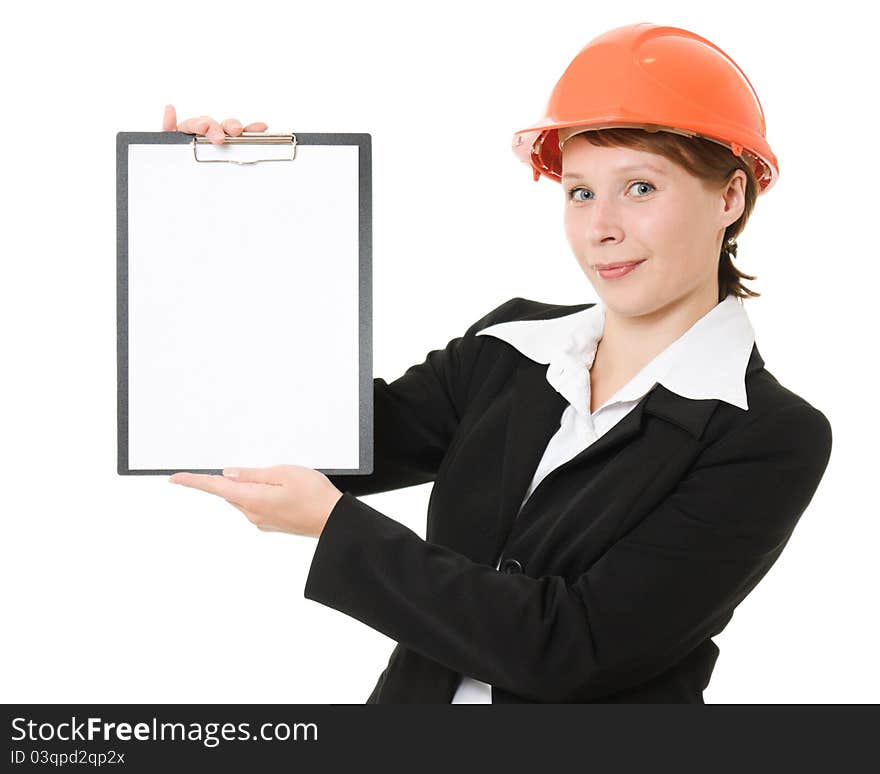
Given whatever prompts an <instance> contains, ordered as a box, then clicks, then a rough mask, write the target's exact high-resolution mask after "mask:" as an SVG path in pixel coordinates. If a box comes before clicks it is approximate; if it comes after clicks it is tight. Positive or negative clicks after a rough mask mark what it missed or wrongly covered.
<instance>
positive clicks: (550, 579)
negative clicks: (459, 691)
mask: <svg viewBox="0 0 880 774" xmlns="http://www.w3.org/2000/svg"><path fill="white" fill-rule="evenodd" d="M830 453H831V426H830V424H829V422H828V420H827V419H826V417H825V415H824V414H822V413H821V412H820V411H818V410H817V409H815V408H814V407H812V406H811V405H809V404H807V403H799V404H796V405H789V406H786V407H784V408H782V409H780V410H778V411H777V412H775V413H774V414H772V415H771V416H769V417H767V416H764V417H760V418H758V419H757V420H753V421H752V422H751V423H750V424H747V425H745V426H744V427H742V428H740V429H738V430H737V431H735V432H734V433H732V434H731V435H728V436H726V437H725V438H723V439H721V440H719V441H718V442H716V443H714V444H712V445H710V446H708V447H707V448H706V449H705V450H704V451H703V453H702V454H701V455H700V457H699V459H698V460H697V462H696V463H695V465H694V466H693V467H692V469H691V471H690V472H689V474H688V475H687V477H686V478H685V479H683V480H682V481H681V482H680V483H679V485H678V486H677V487H676V489H675V490H674V491H673V492H672V493H671V495H670V496H669V497H668V498H667V499H665V500H664V501H663V502H662V503H661V504H660V505H659V506H658V507H657V508H656V509H654V510H653V511H651V512H650V513H649V514H648V515H647V516H646V517H645V518H644V519H643V520H642V521H640V522H639V523H638V525H637V526H635V527H634V528H633V529H632V530H631V531H630V532H629V533H628V534H626V535H624V536H623V537H622V538H621V539H620V540H619V541H618V542H616V543H615V544H613V545H612V546H611V547H610V548H609V550H608V551H606V553H605V554H603V555H602V556H601V557H600V558H599V559H598V560H597V561H596V562H595V563H594V564H593V565H592V566H590V567H589V568H588V569H587V570H586V571H585V572H584V573H583V574H582V575H580V576H579V577H576V578H573V579H571V582H567V581H566V579H564V578H562V577H559V576H543V577H538V578H533V577H529V576H528V575H526V574H508V573H502V572H498V571H496V570H495V568H493V567H489V566H488V565H484V564H478V563H476V562H473V561H471V560H470V559H469V558H467V557H465V556H463V555H461V554H459V553H457V552H455V551H453V550H451V549H449V548H447V547H445V546H441V545H436V544H432V543H429V542H426V541H424V540H422V539H421V538H420V537H419V536H418V535H416V534H415V533H414V532H412V531H411V530H410V529H408V528H407V527H405V526H404V525H402V524H400V523H399V522H398V521H396V520H394V519H392V518H389V517H387V516H385V515H383V514H382V513H380V512H378V511H377V510H375V509H373V508H371V507H370V506H368V505H366V504H364V503H362V502H360V501H359V500H357V499H356V498H354V497H352V496H351V495H349V494H347V493H346V494H344V495H343V497H342V498H341V499H340V500H339V501H338V502H337V504H336V506H335V507H334V509H333V511H332V512H331V514H330V517H329V520H328V521H327V524H326V526H325V528H324V531H323V533H322V534H321V536H320V538H319V540H318V543H317V545H316V550H315V554H314V557H313V561H312V564H311V567H310V570H309V574H308V577H307V580H306V585H305V593H304V595H305V597H306V598H307V599H312V600H315V601H317V602H320V603H322V604H324V605H328V606H329V607H332V608H335V609H336V610H339V611H341V612H343V613H345V614H347V615H349V616H352V617H354V618H356V619H358V620H360V621H362V622H363V623H365V624H367V625H368V626H370V627H372V628H374V629H376V630H378V631H380V632H383V633H384V634H386V635H387V636H388V637H391V638H392V639H394V640H397V641H399V642H400V643H401V644H402V645H404V646H407V647H410V648H412V649H413V650H416V651H418V652H420V653H422V654H423V655H425V656H427V657H429V658H432V659H434V660H436V661H438V662H440V663H442V664H444V665H445V666H447V667H449V668H451V669H453V670H455V671H457V672H460V673H462V674H466V675H470V676H472V677H475V678H477V679H479V680H483V681H484V682H487V683H489V684H491V685H494V686H498V687H501V688H503V689H504V690H507V691H509V692H512V693H515V694H518V695H521V696H524V697H527V698H529V699H532V700H534V701H539V702H571V701H589V700H592V699H596V698H601V697H602V696H603V695H606V694H609V693H612V692H614V691H616V690H623V689H625V688H628V687H630V686H634V685H638V684H640V683H642V682H644V681H647V680H649V679H651V678H652V677H654V676H655V675H658V674H660V673H662V672H663V671H665V670H666V669H668V668H670V667H671V666H673V665H674V664H675V663H676V662H678V661H679V660H680V659H682V658H683V657H684V656H686V655H687V654H688V653H689V652H690V651H691V650H693V649H694V648H695V647H696V646H697V645H699V644H700V643H701V642H702V641H703V640H705V639H707V638H708V637H710V636H712V635H714V634H716V633H717V631H718V630H720V629H721V628H723V625H724V624H725V623H726V622H727V620H728V619H729V617H730V615H731V614H732V611H733V609H734V608H735V607H736V606H737V605H738V604H739V603H740V601H741V600H742V599H743V598H745V596H746V595H747V594H748V593H749V592H750V591H751V590H752V589H753V588H754V587H755V585H757V583H758V581H759V580H760V579H761V578H762V577H763V576H764V574H765V573H766V572H767V570H769V568H770V566H771V565H772V564H773V563H774V562H775V560H776V558H777V557H778V555H779V553H780V551H781V550H782V548H783V547H784V545H785V544H786V542H787V541H788V539H789V537H790V535H791V532H792V530H793V529H794V527H795V524H796V522H797V521H798V519H799V517H800V515H801V513H802V512H803V511H804V510H805V509H806V507H807V505H808V504H809V502H810V500H811V499H812V497H813V493H814V492H815V490H816V488H817V486H818V484H819V481H820V480H821V478H822V476H823V474H824V471H825V468H826V465H827V463H828V459H829V456H830Z"/></svg>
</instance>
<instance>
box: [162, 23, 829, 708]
mask: <svg viewBox="0 0 880 774" xmlns="http://www.w3.org/2000/svg"><path fill="white" fill-rule="evenodd" d="M596 73H602V76H603V77H602V78H598V79H597V78H596V77H595V74H596ZM257 126H261V127H263V128H265V125H263V124H260V125H251V127H254V128H255V127H257ZM251 127H246V128H251ZM165 128H166V129H174V128H175V118H174V114H173V109H171V111H170V112H166V120H165ZM177 128H178V129H179V130H181V131H190V132H193V131H197V132H200V133H205V132H207V133H208V135H209V136H212V134H213V138H214V139H215V141H219V142H222V138H223V131H224V130H225V131H226V132H228V133H230V134H237V133H239V132H240V131H241V125H240V124H238V123H237V122H233V123H230V122H226V123H224V126H223V128H222V129H221V128H220V127H219V126H218V125H216V123H214V122H212V121H211V120H210V119H205V118H202V119H191V120H190V121H189V122H184V123H183V124H181V125H180V126H177ZM256 130H257V131H259V129H256ZM514 150H515V151H516V152H517V154H518V155H519V156H520V157H521V158H522V159H523V160H524V161H526V162H527V163H528V164H529V165H530V167H531V168H532V169H533V172H534V177H535V180H538V179H539V177H540V176H541V175H544V176H546V177H549V178H550V179H552V180H555V181H560V182H561V183H562V184H563V191H564V201H565V227H566V234H567V237H568V240H569V243H570V245H571V247H572V250H573V252H574V254H575V256H576V258H577V260H578V262H579V264H580V265H581V267H582V269H583V270H584V273H585V274H586V276H587V277H588V279H589V280H590V282H591V284H592V285H593V287H594V289H595V291H596V293H597V295H598V296H599V298H600V302H599V303H596V304H593V303H587V304H578V305H574V306H564V305H556V304H547V303H541V302H538V301H532V300H528V299H524V298H513V299H510V300H509V301H507V302H506V303H504V304H502V305H501V306H499V307H497V308H496V309H493V310H492V311H491V312H489V313H488V314H487V315H485V316H484V317H483V318H481V319H480V320H478V321H477V322H475V323H474V324H473V325H472V326H471V327H470V328H469V329H468V330H467V331H466V332H465V333H464V334H463V335H462V336H460V337H458V338H456V339H453V340H452V341H450V342H449V344H448V345H447V346H446V348H444V349H442V350H434V351H432V352H430V353H429V354H428V356H427V358H426V360H425V362H424V363H422V364H420V365H417V366H413V367H411V368H410V369H408V370H407V371H406V373H405V374H403V375H402V376H401V377H400V378H399V379H397V380H395V381H394V382H392V383H390V384H388V383H386V382H385V381H384V380H383V379H380V378H377V379H375V380H374V388H375V394H374V400H375V402H374V422H375V448H374V454H375V470H374V472H373V473H372V474H371V475H368V476H342V475H338V476H330V477H325V476H323V475H321V474H320V473H318V472H317V471H313V470H310V469H308V468H303V467H300V466H295V465H283V466H277V467H275V468H269V469H262V470H243V469H238V470H237V471H229V470H227V471H224V474H225V475H224V476H223V477H220V476H198V475H193V474H188V473H179V474H175V475H174V476H172V478H171V480H172V481H175V482H179V483H183V484H185V485H188V486H194V487H196V488H200V489H203V490H205V491H208V492H212V493H214V494H219V495H221V496H223V497H224V498H226V499H227V500H229V501H230V502H231V503H232V504H233V505H235V506H236V507H238V508H239V509H240V510H242V511H243V512H244V513H245V514H246V515H247V516H248V517H249V518H250V519H251V520H252V521H254V522H255V523H256V524H257V526H259V527H260V528H262V529H277V530H283V531H288V532H294V533H296V534H306V535H314V536H316V537H319V540H318V544H317V546H316V549H315V555H314V558H313V561H312V565H311V568H310V571H309V575H308V579H307V582H306V587H305V596H306V597H307V598H309V599H313V600H316V601H319V602H321V603H323V604H326V605H329V606H331V607H333V608H335V609H337V610H340V611H342V612H344V613H346V614H348V615H351V616H353V617H355V618H357V619H358V620H360V621H363V622H364V623H366V624H368V625H369V626H371V627H373V628H375V629H377V630H378V631H381V632H383V633H384V634H386V635H388V636H390V637H392V638H394V639H395V640H397V641H398V645H397V647H396V648H395V650H394V652H393V653H392V655H391V659H390V661H389V663H388V667H387V668H386V669H385V670H384V671H383V673H382V675H381V676H380V678H379V681H378V683H377V685H376V688H375V689H374V691H373V693H372V694H371V696H370V697H369V699H368V703H379V702H383V703H388V702H450V701H452V702H453V703H474V702H493V703H501V702H691V703H702V702H703V695H702V694H703V690H704V689H705V687H706V686H707V685H708V681H709V678H710V675H711V672H712V669H713V667H714V663H715V660H716V658H717V655H718V648H717V646H716V645H715V643H714V642H713V641H712V639H711V638H712V637H713V636H715V635H717V634H718V633H719V632H720V631H722V630H723V628H724V627H725V625H726V624H727V623H728V621H729V620H730V618H731V616H732V614H733V611H734V609H735V608H736V606H737V605H738V604H739V603H740V602H741V601H742V600H743V599H744V598H745V597H746V596H747V595H748V594H749V593H750V592H751V590H752V589H753V588H754V587H755V586H756V585H757V583H758V582H759V581H760V579H761V578H762V577H763V576H764V575H765V574H766V572H767V571H768V570H769V568H770V567H771V566H772V565H773V563H774V562H775V561H776V559H777V558H778V556H779V554H780V553H781V551H782V549H783V547H784V546H785V544H786V543H787V541H788V539H789V537H790V536H791V533H792V530H793V529H794V526H795V524H796V523H797V521H798V519H799V517H800V515H801V514H802V513H803V511H804V510H805V509H806V507H807V505H808V504H809V502H810V500H811V498H812V496H813V494H814V492H815V490H816V488H817V486H818V484H819V481H820V480H821V478H822V475H823V473H824V471H825V468H826V465H827V463H828V459H829V455H830V451H831V428H830V425H829V423H828V420H827V418H826V417H825V415H824V414H822V413H821V412H820V411H819V410H818V409H816V408H814V407H813V406H811V405H810V404H809V403H807V402H806V401H805V400H804V399H803V398H801V397H800V396H798V395H797V394H795V393H794V392H792V391H791V390H788V389H787V388H785V387H784V386H782V385H781V384H780V383H779V382H778V381H777V380H776V379H775V378H774V377H773V376H772V374H771V373H770V372H769V371H767V370H766V369H765V368H764V361H763V359H762V358H761V356H760V354H759V353H758V350H757V347H756V345H755V341H754V332H753V330H752V327H751V325H750V323H749V320H748V316H747V315H746V312H745V309H744V307H743V304H742V303H741V299H742V298H745V297H746V296H754V295H757V294H756V293H754V292H753V291H751V290H749V289H747V288H745V287H744V286H743V285H742V284H741V280H742V279H754V278H753V277H750V276H748V275H745V274H742V273H741V272H739V270H738V269H736V268H735V267H734V266H733V263H732V257H733V256H735V254H736V243H735V238H736V236H737V235H738V234H739V233H740V232H741V231H742V229H743V227H744V226H745V223H746V221H747V219H748V217H749V214H750V213H751V211H752V208H753V206H754V204H755V200H756V198H757V196H758V195H759V194H760V193H763V192H766V190H767V189H768V188H769V187H770V186H771V185H772V184H773V182H775V179H776V176H777V174H778V173H777V164H776V158H775V156H774V155H773V154H772V152H771V151H770V148H769V146H768V145H767V143H766V138H765V137H764V119H763V112H762V110H761V107H760V103H759V102H758V99H757V96H756V95H755V93H754V91H753V90H752V88H751V85H750V84H749V82H748V80H747V79H746V77H745V75H744V74H743V73H742V72H741V71H740V70H739V68H738V67H737V66H736V64H735V63H734V62H733V61H732V60H731V59H730V58H729V57H727V55H726V54H724V52H722V51H720V49H718V48H717V47H715V46H714V45H713V44H711V43H710V42H709V41H706V40H705V39H703V38H700V37H699V36H697V35H694V34H693V33H690V32H688V31H686V30H682V29H678V28H673V27H660V26H656V25H651V24H637V25H632V26H628V27H622V28H618V29H615V30H611V31H610V32H608V33H605V34H604V35H602V36H600V37H598V38H596V39H595V40H593V41H591V42H590V43H589V44H588V45H587V46H586V47H585V48H584V49H583V50H582V51H581V52H580V53H579V54H578V56H577V57H576V58H575V59H574V60H573V61H572V63H571V65H570V66H569V67H568V69H567V70H566V72H565V73H564V74H563V76H562V78H561V79H560V81H559V83H557V85H556V88H555V89H554V92H553V95H552V96H551V99H550V102H549V105H548V110H547V116H546V117H545V119H544V120H542V121H541V122H539V123H538V124H537V125H535V126H533V127H530V128H528V129H526V130H522V131H520V132H517V133H516V135H515V138H514ZM234 473H237V476H238V480H237V481H236V480H235V479H234V478H232V474H234ZM428 481H433V482H434V487H433V490H432V494H431V499H430V503H429V509H428V523H427V540H421V538H419V537H418V536H417V535H416V534H415V533H414V532H412V531H411V530H409V529H407V528H406V527H404V526H403V525H401V524H400V523H398V522H397V521H396V520H394V519H392V518H389V517H387V516H385V515H384V514H382V513H379V512H378V511H376V510H375V509H373V508H371V507H369V506H367V505H366V504H364V503H362V502H361V501H359V500H357V499H356V496H357V495H362V494H371V493H375V492H382V491H387V490H390V489H396V488H400V487H404V486H411V485H414V484H420V483H425V482H428Z"/></svg>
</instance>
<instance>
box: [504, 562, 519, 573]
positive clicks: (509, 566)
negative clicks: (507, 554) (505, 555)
mask: <svg viewBox="0 0 880 774" xmlns="http://www.w3.org/2000/svg"><path fill="white" fill-rule="evenodd" d="M500 570H501V572H506V573H515V572H522V571H523V568H522V565H521V564H520V563H519V562H518V561H516V559H505V560H504V561H503V562H501V567H500Z"/></svg>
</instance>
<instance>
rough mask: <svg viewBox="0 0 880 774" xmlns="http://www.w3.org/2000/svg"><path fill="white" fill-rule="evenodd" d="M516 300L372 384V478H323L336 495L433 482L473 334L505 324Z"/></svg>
mask: <svg viewBox="0 0 880 774" xmlns="http://www.w3.org/2000/svg"><path fill="white" fill-rule="evenodd" d="M520 300H521V299H519V298H512V299H510V300H508V301H505V302H504V303H503V304H501V305H500V306H498V307H496V308H495V309H493V310H492V311H491V312H489V313H488V314H486V315H485V316H484V317H482V318H481V319H480V320H477V322H475V323H474V324H473V325H471V326H470V328H468V330H467V331H466V332H465V333H464V334H463V335H462V336H459V337H457V338H455V339H452V340H451V341H450V342H449V343H448V344H447V345H446V347H445V348H444V349H435V350H432V351H431V352H429V353H428V355H427V357H426V358H425V361H424V362H423V363H421V364H419V365H414V366H411V367H410V368H409V369H407V371H406V372H405V373H404V374H403V375H402V376H400V377H399V378H397V379H395V380H394V381H393V382H391V383H390V384H389V383H388V382H386V381H385V380H384V379H381V378H378V377H377V378H375V379H373V472H372V473H370V474H367V475H359V474H356V473H351V474H338V475H328V476H327V478H328V479H330V481H331V482H332V483H333V485H334V486H335V487H336V488H337V489H339V490H340V491H342V492H348V493H349V494H352V495H367V494H374V493H376V492H387V491H390V490H392V489H401V488H403V487H407V486H415V485H417V484H424V483H427V482H429V481H433V480H434V478H435V477H436V474H437V470H438V468H439V467H440V463H441V462H442V461H443V457H444V455H445V454H446V450H447V448H448V447H449V444H450V442H451V440H452V436H453V434H454V433H455V430H456V428H457V427H458V424H459V421H460V420H461V415H462V414H463V413H464V408H465V405H466V403H467V396H468V390H469V387H470V378H469V376H470V374H471V373H472V370H473V364H474V360H475V358H476V356H477V354H478V352H479V350H480V349H481V348H482V346H483V344H484V342H485V340H486V337H485V336H476V335H475V334H476V332H477V331H479V330H481V329H483V328H485V327H487V326H489V325H492V324H493V323H494V322H497V321H498V320H500V319H505V318H506V316H507V313H508V311H509V310H510V309H511V308H512V307H513V306H514V305H515V304H516V302H518V301H520Z"/></svg>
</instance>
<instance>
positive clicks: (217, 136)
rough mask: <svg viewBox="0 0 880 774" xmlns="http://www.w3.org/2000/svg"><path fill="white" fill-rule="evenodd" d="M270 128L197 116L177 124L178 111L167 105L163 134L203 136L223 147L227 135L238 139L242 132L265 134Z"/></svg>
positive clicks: (257, 123) (262, 124) (258, 122)
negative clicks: (184, 133)
mask: <svg viewBox="0 0 880 774" xmlns="http://www.w3.org/2000/svg"><path fill="white" fill-rule="evenodd" d="M268 128H269V127H268V126H266V124H264V123H263V122H262V121H257V122H256V123H253V124H248V125H247V126H242V125H241V122H240V121H238V120H236V119H235V118H227V119H226V120H225V121H223V122H222V123H218V122H217V121H215V120H214V119H213V118H211V117H210V116H196V117H195V118H187V119H186V121H181V122H180V123H179V124H178V123H177V111H176V110H175V109H174V105H165V116H164V118H163V119H162V131H163V132H174V131H177V132H186V133H187V134H203V135H205V136H206V137H207V138H208V139H209V140H210V141H211V142H212V143H214V144H215V145H222V144H223V138H224V137H226V136H227V135H228V136H230V137H238V136H239V135H240V134H241V133H242V132H265V131H266V129H268Z"/></svg>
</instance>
